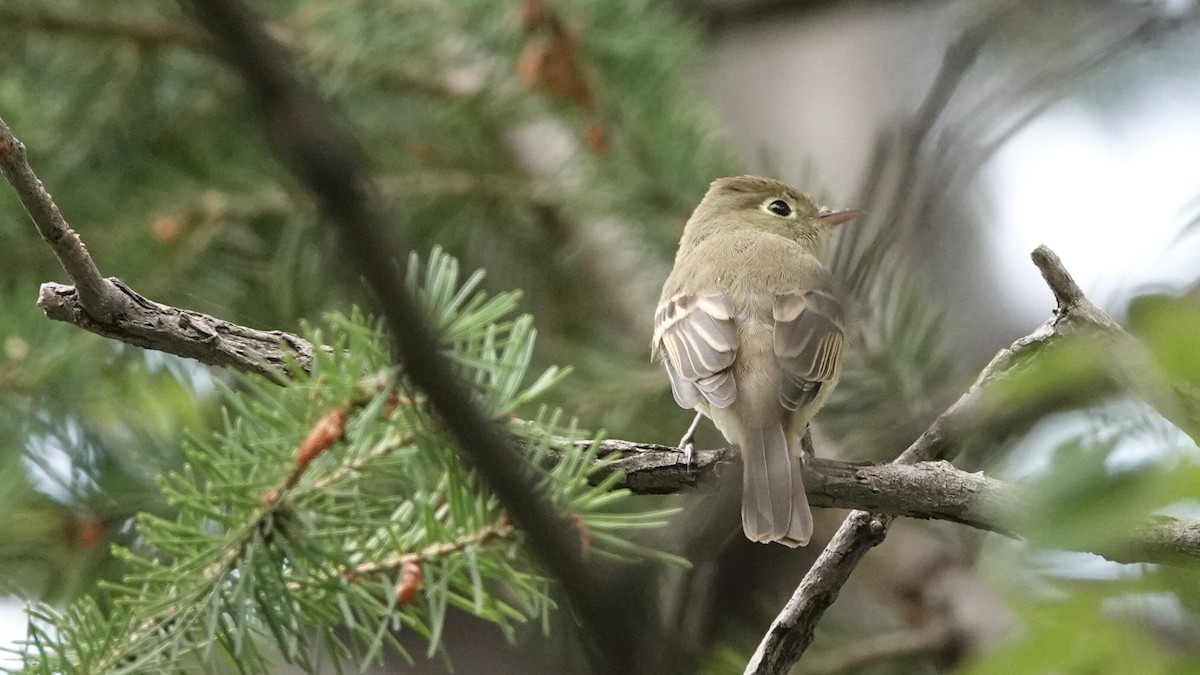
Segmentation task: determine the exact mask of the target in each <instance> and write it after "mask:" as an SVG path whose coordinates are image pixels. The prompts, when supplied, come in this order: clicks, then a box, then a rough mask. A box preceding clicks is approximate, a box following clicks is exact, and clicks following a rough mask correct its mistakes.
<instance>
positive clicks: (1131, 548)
mask: <svg viewBox="0 0 1200 675" xmlns="http://www.w3.org/2000/svg"><path fill="white" fill-rule="evenodd" d="M927 442H928V441H927ZM563 443H564V446H566V445H569V444H567V443H566V441H564V442H563ZM575 445H576V446H577V447H579V448H580V449H581V450H582V449H583V448H584V447H586V446H589V445H591V443H590V442H589V441H579V442H576V443H575ZM914 447H918V446H916V445H914ZM924 447H926V448H932V447H935V446H932V445H926V446H924ZM600 456H602V457H606V458H607V460H608V462H609V463H607V464H605V466H604V468H605V472H604V473H602V474H600V475H598V476H597V479H601V478H603V477H604V476H606V475H608V474H609V473H612V472H617V471H620V472H621V473H622V474H623V478H622V479H621V480H620V481H619V482H617V483H616V484H615V485H613V488H614V489H620V488H624V489H628V490H629V491H631V492H634V493H636V494H668V493H673V492H679V491H682V490H685V489H688V488H691V487H694V486H697V485H704V484H708V483H713V482H715V481H718V480H729V479H730V475H731V474H736V473H737V471H738V468H737V467H738V464H740V463H741V457H740V455H739V453H738V450H737V449H736V448H724V449H720V450H700V451H697V452H695V453H694V455H693V457H692V463H691V468H690V469H689V468H688V467H687V466H686V465H685V463H684V459H683V452H682V451H681V450H679V448H673V447H670V446H665V445H655V444H650V443H634V442H631V441H622V440H612V439H610V440H604V441H601V442H600ZM804 487H805V491H806V492H807V493H808V501H809V503H810V504H812V505H813V506H818V507H824V508H837V509H858V510H860V511H870V512H873V513H877V514H886V515H887V516H888V517H889V518H891V517H895V516H905V517H908V518H920V519H923V520H945V521H949V522H953V523H959V524H961V525H966V526H968V527H973V528H975V529H979V530H986V531H989V532H995V533H997V534H1002V535H1004V536H1008V537H1022V536H1025V535H1027V534H1029V533H1028V532H1026V531H1025V530H1024V525H1023V524H1026V523H1030V522H1034V521H1035V520H1036V518H1034V515H1035V514H1034V513H1033V512H1032V509H1034V508H1036V507H1035V506H1034V504H1035V502H1036V499H1035V498H1034V497H1035V496H1034V495H1032V494H1031V493H1030V491H1029V488H1027V487H1025V486H1023V485H1019V484H1015V483H1010V482H1007V481H1002V480H998V479H995V478H989V477H987V476H985V475H983V474H982V473H968V472H966V471H962V470H960V469H956V468H955V467H954V466H953V465H951V464H950V463H949V462H946V461H940V460H939V461H920V462H913V463H911V464H902V463H899V462H892V463H889V464H856V463H853V462H843V461H840V460H836V459H825V458H821V457H816V458H813V459H810V460H806V462H805V465H804ZM1083 552H1086V553H1095V554H1097V555H1100V556H1103V557H1105V558H1107V559H1109V560H1112V561H1114V562H1123V563H1135V562H1142V563H1158V564H1168V565H1192V566H1194V565H1196V564H1197V563H1198V562H1200V522H1196V521H1190V520H1177V519H1175V518H1168V517H1165V516H1158V517H1153V518H1148V519H1146V520H1145V521H1144V522H1142V523H1139V524H1138V525H1136V526H1134V527H1131V528H1130V529H1129V530H1128V531H1126V532H1114V533H1113V539H1112V542H1110V543H1109V544H1107V545H1106V546H1105V547H1103V548H1093V549H1090V550H1085V551H1083Z"/></svg>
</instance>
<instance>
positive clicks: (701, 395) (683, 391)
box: [653, 294, 738, 408]
mask: <svg viewBox="0 0 1200 675" xmlns="http://www.w3.org/2000/svg"><path fill="white" fill-rule="evenodd" d="M733 312H734V308H733V301H731V300H730V299H729V298H728V297H727V296H725V295H691V294H683V295H677V296H675V297H673V298H671V299H669V300H666V301H664V302H662V303H661V304H660V305H659V306H658V312H657V313H655V315H654V342H653V348H654V351H655V352H656V353H661V354H662V357H663V363H664V364H665V366H666V368H667V376H668V377H669V378H670V380H671V392H672V393H673V394H674V395H675V402H676V403H678V404H679V405H680V406H682V407H684V408H694V407H696V405H698V404H699V403H700V402H701V401H707V402H708V403H709V404H710V405H713V406H715V407H718V408H727V407H729V406H730V405H731V404H732V403H733V401H734V399H735V398H737V385H736V384H735V383H734V380H733V374H732V373H731V372H730V367H731V366H732V365H733V359H734V357H735V356H737V348H738V336H737V326H735V325H734V321H733Z"/></svg>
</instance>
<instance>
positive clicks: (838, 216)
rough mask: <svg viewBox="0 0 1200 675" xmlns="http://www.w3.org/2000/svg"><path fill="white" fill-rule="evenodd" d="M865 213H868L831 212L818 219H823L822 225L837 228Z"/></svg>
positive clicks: (852, 211) (854, 210)
mask: <svg viewBox="0 0 1200 675" xmlns="http://www.w3.org/2000/svg"><path fill="white" fill-rule="evenodd" d="M864 213H866V211H859V210H858V209H845V210H843V211H829V212H827V213H822V214H821V215H819V216H817V217H818V218H820V219H821V222H822V223H825V224H826V225H828V226H829V227H837V226H838V225H841V224H842V223H846V222H849V221H851V220H854V219H855V218H857V217H859V216H861V215H862V214H864Z"/></svg>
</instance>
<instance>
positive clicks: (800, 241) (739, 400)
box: [651, 176, 859, 546]
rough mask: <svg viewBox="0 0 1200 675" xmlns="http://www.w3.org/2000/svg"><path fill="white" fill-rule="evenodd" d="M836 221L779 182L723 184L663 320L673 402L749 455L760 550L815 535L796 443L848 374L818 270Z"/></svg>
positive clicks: (745, 179)
mask: <svg viewBox="0 0 1200 675" xmlns="http://www.w3.org/2000/svg"><path fill="white" fill-rule="evenodd" d="M857 215H859V212H857V211H838V212H830V211H827V210H824V209H822V208H821V207H820V206H819V205H817V203H816V202H814V201H813V200H812V198H810V197H808V196H807V195H805V194H803V193H801V192H799V191H797V190H796V189H795V188H792V187H791V186H788V185H786V184H784V183H781V182H779V181H776V180H771V179H769V178H759V177H757V176H737V177H733V178H721V179H718V180H716V181H714V182H713V184H712V187H710V188H709V190H708V193H707V194H705V196H704V199H703V200H702V201H701V202H700V205H699V206H697V207H696V210H695V211H694V212H693V213H692V217H691V218H690V219H689V220H688V222H687V225H686V226H685V227H684V232H683V239H682V240H681V241H680V243H679V252H678V254H677V255H676V256H675V267H674V269H672V271H671V275H670V276H669V277H668V278H667V281H666V283H665V284H664V285H663V292H662V297H661V299H660V301H659V304H658V310H657V312H656V314H655V321H654V325H655V329H654V340H653V343H652V347H651V348H652V351H653V353H654V354H656V355H661V356H662V359H663V363H664V365H665V367H666V370H667V375H668V377H669V378H670V380H671V391H672V392H673V393H674V395H675V400H676V402H678V403H679V405H681V406H683V407H685V408H694V409H695V410H697V411H698V412H700V413H702V414H704V415H705V416H707V417H709V418H711V419H712V420H713V423H714V424H716V426H717V428H718V429H720V430H721V433H722V434H724V435H725V437H726V438H727V439H728V440H729V441H730V442H731V443H735V444H737V445H738V447H739V448H741V452H742V460H743V463H744V465H745V474H744V475H745V478H744V481H743V496H742V528H743V530H744V531H745V533H746V536H747V537H748V538H750V539H751V540H753V541H758V542H768V541H778V542H781V543H783V544H786V545H788V546H803V545H804V544H806V543H808V540H809V538H810V537H811V536H812V513H811V512H810V511H809V508H808V499H807V497H806V496H805V494H804V483H803V481H802V480H801V474H800V463H799V462H800V460H799V451H798V449H799V440H800V436H801V435H803V433H804V430H805V427H806V425H807V424H808V421H809V420H810V419H812V416H813V415H814V414H815V413H816V412H817V410H818V409H819V408H820V407H821V406H822V405H823V404H824V402H825V400H826V399H827V398H828V397H829V394H830V392H832V391H833V387H834V386H835V385H836V384H837V379H838V376H839V374H840V373H841V358H840V357H841V348H842V339H843V325H842V309H841V304H840V303H839V302H838V300H837V299H836V298H835V297H834V296H833V294H832V292H831V290H830V289H831V285H832V283H831V282H832V280H831V278H830V276H829V274H828V272H826V271H825V269H824V267H822V266H821V263H820V260H819V258H820V256H822V255H823V254H824V250H825V245H826V242H827V241H828V238H829V233H830V231H831V230H832V229H833V227H835V226H836V225H838V224H840V223H843V222H846V221H847V220H850V219H851V218H854V217H855V216H857Z"/></svg>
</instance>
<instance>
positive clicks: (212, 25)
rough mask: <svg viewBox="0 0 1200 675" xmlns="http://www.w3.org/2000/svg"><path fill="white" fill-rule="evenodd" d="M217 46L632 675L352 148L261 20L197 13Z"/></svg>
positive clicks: (422, 379)
mask: <svg viewBox="0 0 1200 675" xmlns="http://www.w3.org/2000/svg"><path fill="white" fill-rule="evenodd" d="M190 4H191V7H192V9H193V11H194V12H195V14H196V15H197V17H198V18H199V19H200V21H201V22H202V23H203V24H204V25H205V27H206V28H207V30H208V31H209V32H210V34H212V35H213V36H214V38H215V39H217V40H218V42H219V43H220V45H221V51H222V53H223V55H224V56H225V58H226V59H227V61H228V63H229V65H230V66H231V67H232V68H233V69H234V70H236V71H237V72H238V74H240V75H241V76H242V78H243V79H244V80H245V83H246V86H247V90H248V92H249V94H250V95H251V97H253V99H254V101H255V103H256V104H257V106H258V107H259V110H260V112H261V114H262V116H263V123H264V127H265V129H266V131H267V134H268V136H269V137H270V138H271V139H272V141H274V144H275V147H276V151H277V152H278V153H279V155H280V157H281V158H282V159H283V161H284V163H285V165H286V166H287V167H288V168H290V169H291V170H292V171H293V172H295V174H296V175H297V177H298V178H299V179H300V180H301V181H302V182H303V184H304V185H306V187H307V188H308V189H309V190H310V191H311V192H312V194H313V195H314V196H315V197H316V198H317V200H318V201H319V202H320V203H321V205H322V207H323V210H324V211H325V212H326V213H327V214H328V215H329V217H330V221H331V223H332V226H333V227H334V228H335V230H336V232H337V233H338V235H339V237H340V239H341V243H342V244H343V247H344V249H343V250H344V251H345V252H346V253H352V254H353V255H354V258H355V266H356V270H357V271H358V272H359V273H360V274H361V275H362V276H363V278H364V279H365V280H366V281H367V283H368V285H369V286H370V287H371V289H372V290H373V291H374V294H375V297H376V298H377V299H378V301H379V305H380V309H381V311H382V314H383V317H384V320H385V321H386V323H387V325H388V328H389V329H390V331H391V333H392V336H393V338H394V343H395V348H396V354H395V356H396V361H397V362H398V363H399V364H401V365H402V366H403V368H404V371H405V373H406V375H407V376H408V377H410V378H411V380H412V381H413V382H414V383H415V384H416V385H417V386H418V387H419V388H420V389H421V390H423V391H424V393H425V394H426V395H427V396H428V398H429V402H430V404H431V407H432V408H433V410H434V411H436V412H437V413H438V414H439V415H440V416H441V418H442V419H443V420H444V421H445V423H446V427H447V428H448V429H449V431H450V433H451V434H453V436H454V438H455V440H456V441H457V443H458V445H459V447H460V448H461V450H462V452H463V454H464V455H465V456H467V457H468V458H469V459H470V460H471V461H472V463H473V464H474V466H475V467H476V469H477V470H478V471H479V473H480V474H481V475H482V476H483V478H484V479H485V480H486V481H487V483H488V485H489V486H490V487H491V488H492V490H493V491H494V492H495V494H496V496H497V498H498V499H499V501H500V502H501V504H503V506H504V508H505V510H506V511H507V512H508V513H509V514H511V516H512V518H513V520H514V521H515V523H516V524H517V525H518V526H519V527H520V528H522V529H523V530H525V532H526V533H527V534H528V537H527V540H526V541H527V542H528V545H529V548H530V550H531V551H532V552H533V554H534V555H535V556H536V558H537V559H538V560H539V561H540V562H541V563H542V564H543V565H545V566H546V568H547V570H548V571H549V572H550V574H551V575H552V576H553V577H554V578H555V579H556V580H557V581H558V582H559V583H560V585H561V587H562V588H563V590H564V592H565V594H566V596H567V597H568V599H569V602H570V604H571V606H572V607H573V608H574V609H575V611H576V612H577V613H578V615H579V617H580V620H581V623H582V624H583V627H584V630H585V632H586V635H587V636H588V637H589V638H590V639H591V640H592V645H593V646H594V647H596V651H595V652H594V654H593V655H594V656H596V658H597V666H598V668H600V669H602V670H604V671H606V672H618V671H624V670H628V668H629V667H631V666H632V659H633V658H634V654H635V653H636V651H637V650H636V648H635V645H636V639H637V636H636V631H629V630H628V625H627V622H625V621H624V620H621V619H619V618H618V617H619V615H618V614H617V613H616V612H615V611H613V610H615V609H616V608H615V607H614V606H613V605H612V602H613V599H612V597H611V596H610V595H608V594H606V593H605V591H604V585H603V584H601V583H600V581H599V580H598V579H597V578H596V577H595V575H594V574H593V572H592V570H591V569H590V568H589V567H588V566H586V565H585V564H584V561H583V557H582V550H581V541H580V537H579V536H578V535H577V534H576V533H575V532H573V531H572V530H571V529H570V528H566V527H563V524H564V520H563V514H560V513H557V512H556V510H555V509H554V508H553V507H552V505H551V504H550V503H549V502H548V501H547V499H546V497H545V496H543V495H542V493H541V492H540V491H539V490H538V489H537V487H536V485H535V484H534V482H533V480H532V479H531V478H530V477H529V476H528V475H527V474H526V472H525V471H524V470H523V469H522V462H521V459H520V457H519V456H518V455H517V453H516V452H515V450H514V448H512V447H511V445H510V443H509V442H508V440H507V439H506V438H505V437H504V436H503V435H502V434H501V433H500V430H499V428H498V427H497V425H496V424H495V422H493V421H492V420H489V419H488V418H487V417H485V416H484V414H483V413H482V412H481V411H480V410H479V409H478V407H477V406H476V405H475V402H474V401H473V400H472V399H471V398H470V397H469V396H468V395H467V394H466V392H465V391H464V389H463V388H462V386H461V384H460V383H459V382H458V379H457V378H456V377H455V375H454V372H453V371H452V369H451V367H450V365H449V364H448V363H447V362H446V360H445V358H444V357H443V356H442V355H441V353H440V350H439V346H438V344H437V341H436V340H435V339H434V337H433V335H432V334H431V332H430V331H429V329H428V327H427V326H426V324H425V321H424V319H423V316H422V314H421V313H420V312H419V311H418V310H417V307H416V305H415V301H414V300H413V298H412V296H411V295H410V294H409V291H408V289H406V287H405V283H404V279H403V277H402V276H401V275H400V273H399V272H398V270H397V269H396V265H395V261H394V259H393V252H392V247H391V246H390V245H389V244H388V243H387V240H386V239H385V238H384V236H383V232H382V229H381V227H380V217H379V213H378V211H377V206H376V204H375V203H374V202H373V200H372V199H371V198H370V196H369V195H368V192H367V190H366V185H367V181H368V178H367V176H366V170H365V164H364V162H363V161H362V156H361V152H360V149H359V148H358V146H357V144H356V143H355V141H354V140H353V139H352V138H351V137H350V136H349V135H347V134H346V133H345V132H344V130H343V129H342V128H341V127H340V126H339V125H338V124H336V123H335V122H334V120H333V119H332V118H331V117H330V115H329V112H328V111H327V110H326V108H325V107H324V105H322V104H321V102H320V101H319V100H318V99H316V97H315V96H314V94H313V93H312V92H311V91H309V90H308V89H307V88H306V87H304V86H303V85H302V84H301V83H300V81H299V79H298V78H297V75H296V73H295V71H294V67H293V64H292V61H291V59H290V58H289V57H288V55H287V54H286V53H285V52H284V50H283V49H282V48H281V46H280V45H279V44H278V43H277V42H276V41H274V40H272V39H271V38H270V36H268V34H267V33H266V31H265V30H264V28H263V25H262V23H261V21H260V19H259V17H258V16H256V15H255V14H254V13H253V12H252V11H251V10H250V9H249V8H248V7H247V6H245V5H244V4H243V3H241V2H238V1H237V0H206V1H204V2H199V1H196V2H192V3H190Z"/></svg>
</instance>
